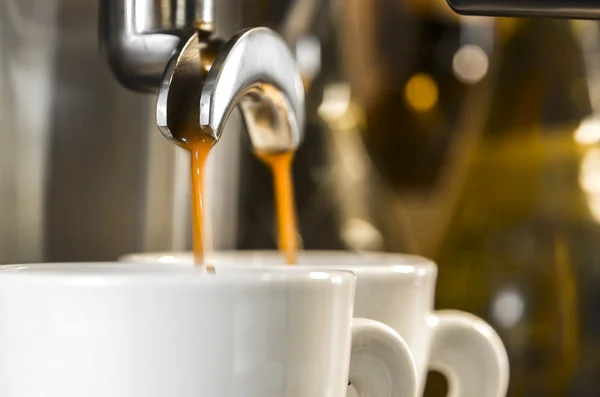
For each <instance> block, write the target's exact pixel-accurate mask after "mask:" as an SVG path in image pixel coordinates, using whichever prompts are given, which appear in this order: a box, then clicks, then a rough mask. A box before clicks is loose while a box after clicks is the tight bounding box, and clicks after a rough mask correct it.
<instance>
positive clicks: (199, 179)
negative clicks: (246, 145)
mask: <svg viewBox="0 0 600 397" xmlns="http://www.w3.org/2000/svg"><path fill="white" fill-rule="evenodd" d="M214 144H215V140H213V139H211V138H208V137H207V138H203V139H201V140H196V141H192V142H189V143H186V144H184V145H182V146H183V148H184V149H186V150H188V151H189V152H190V154H191V174H192V180H191V183H192V184H191V190H192V235H193V251H194V263H195V264H196V265H204V264H205V262H206V261H205V259H206V258H205V255H206V254H207V252H209V251H210V250H211V249H212V247H211V243H212V242H211V241H210V239H209V236H207V235H205V229H204V223H205V217H206V215H207V213H205V211H207V209H206V203H205V192H204V168H205V165H206V160H207V158H208V155H209V153H210V150H211V148H212V147H213V146H214ZM294 154H295V153H294V152H283V153H256V156H257V157H258V158H259V159H260V160H261V161H262V162H264V163H265V164H266V165H267V166H268V167H269V169H270V170H271V173H272V175H273V187H274V190H275V203H276V207H277V225H278V227H277V229H278V246H279V249H280V251H282V253H283V254H284V256H285V260H286V263H288V264H290V265H292V264H295V263H296V257H297V250H298V239H297V229H296V209H295V204H294V186H293V182H292V161H293V159H294ZM208 230H209V229H208Z"/></svg>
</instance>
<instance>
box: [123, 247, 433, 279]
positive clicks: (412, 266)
mask: <svg viewBox="0 0 600 397" xmlns="http://www.w3.org/2000/svg"><path fill="white" fill-rule="evenodd" d="M191 258H192V253H191V251H158V252H139V253H132V254H127V255H124V256H121V257H120V258H119V259H118V261H121V262H126V263H137V264H141V263H144V264H151V263H163V264H185V265H190V264H191V263H190V261H191ZM261 258H262V259H265V258H266V259H267V260H269V261H274V262H270V263H269V264H260V263H258V262H259V261H260V260H261ZM311 258H313V259H314V258H319V261H326V260H327V259H329V258H331V259H332V260H335V261H336V262H343V261H344V259H347V260H350V261H351V262H354V263H347V262H346V263H339V264H338V263H333V264H327V265H325V264H315V265H311V264H310V263H302V262H301V261H302V260H303V259H304V260H310V259H311ZM157 260H158V262H157ZM209 260H211V262H212V263H213V264H214V265H215V266H216V267H217V268H218V267H223V266H226V267H231V266H235V267H238V266H242V265H244V264H246V265H248V266H249V267H268V268H271V267H274V266H288V267H297V268H319V269H326V268H327V269H338V270H348V271H351V272H352V273H355V274H361V273H369V274H373V273H377V274H407V275H411V274H416V275H419V276H426V275H431V274H434V275H435V274H437V266H436V264H435V263H434V262H433V261H432V260H431V259H427V258H425V257H422V256H418V255H411V254H399V253H387V252H375V251H332V250H303V251H299V261H300V263H299V264H298V265H293V266H290V265H285V264H284V260H283V256H282V255H281V253H280V252H279V251H276V250H223V251H214V252H213V255H212V256H211V257H209ZM279 260H280V261H279ZM357 260H359V261H360V263H356V262H357ZM230 261H236V262H237V261H239V263H232V262H230ZM219 262H220V263H219ZM242 262H243V263H242ZM253 262H254V263H253Z"/></svg>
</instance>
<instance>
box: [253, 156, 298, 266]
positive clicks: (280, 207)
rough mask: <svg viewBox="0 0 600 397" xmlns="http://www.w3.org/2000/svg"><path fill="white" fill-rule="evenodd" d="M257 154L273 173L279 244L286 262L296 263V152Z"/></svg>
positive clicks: (289, 263)
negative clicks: (294, 173)
mask: <svg viewBox="0 0 600 397" xmlns="http://www.w3.org/2000/svg"><path fill="white" fill-rule="evenodd" d="M255 155H256V157H257V158H258V159H260V160H261V161H262V162H263V163H264V164H265V165H267V167H268V168H269V169H270V170H271V173H272V175H273V189H274V191H275V205H276V207H277V225H278V227H277V229H278V238H277V245H278V247H279V250H280V251H281V252H282V253H283V254H284V256H285V261H286V263H287V264H288V265H293V264H296V258H297V255H298V252H297V251H298V237H297V226H296V208H295V204H294V185H293V181H292V161H293V160H294V155H295V152H292V151H290V152H279V153H266V152H262V153H261V152H255Z"/></svg>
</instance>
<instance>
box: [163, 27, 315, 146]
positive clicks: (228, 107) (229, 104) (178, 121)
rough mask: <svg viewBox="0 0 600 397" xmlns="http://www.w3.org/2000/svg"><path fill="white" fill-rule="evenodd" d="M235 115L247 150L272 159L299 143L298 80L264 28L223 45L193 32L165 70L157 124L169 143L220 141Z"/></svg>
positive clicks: (287, 55) (276, 39)
mask: <svg viewBox="0 0 600 397" xmlns="http://www.w3.org/2000/svg"><path fill="white" fill-rule="evenodd" d="M236 108H237V109H239V110H240V111H241V114H242V117H243V120H244V122H245V125H246V127H247V130H248V134H249V137H250V142H251V145H252V149H253V150H255V151H259V152H263V153H265V152H266V153H276V152H283V151H291V150H295V149H296V148H297V147H298V145H299V144H300V142H301V140H302V136H303V127H304V87H303V85H302V79H301V77H300V73H299V71H298V68H297V66H296V62H295V60H294V57H293V56H292V53H291V51H290V50H289V48H288V47H287V45H286V43H285V42H284V41H283V39H282V38H281V37H280V36H279V35H278V34H277V33H275V32H273V31H272V30H270V29H267V28H252V29H247V30H244V31H241V32H239V33H238V34H236V35H235V36H233V37H232V38H231V39H230V40H228V41H227V42H223V41H220V40H215V39H208V38H207V37H205V36H204V35H203V33H202V32H197V33H194V34H193V35H192V36H191V37H190V38H189V40H187V42H185V44H184V45H183V46H181V48H180V49H178V50H177V51H176V52H175V55H174V56H173V57H172V58H171V59H170V61H169V62H168V64H167V67H166V69H165V73H164V75H163V78H162V82H161V84H160V88H159V91H158V101H157V108H156V119H157V123H158V126H159V128H160V130H161V132H162V134H163V135H164V136H165V137H166V138H167V139H169V140H170V141H173V142H174V143H176V144H179V145H185V144H186V143H189V142H191V141H194V140H198V139H203V138H206V137H209V138H212V139H214V140H215V141H218V140H219V138H220V137H221V134H222V133H223V127H224V125H225V123H226V121H227V119H228V117H229V115H230V114H231V112H232V111H233V110H234V109H236Z"/></svg>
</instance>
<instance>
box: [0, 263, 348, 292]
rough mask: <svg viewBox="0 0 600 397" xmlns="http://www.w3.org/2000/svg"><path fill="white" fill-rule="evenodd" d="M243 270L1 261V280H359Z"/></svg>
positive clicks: (329, 273)
mask: <svg viewBox="0 0 600 397" xmlns="http://www.w3.org/2000/svg"><path fill="white" fill-rule="evenodd" d="M245 270H246V271H243V272H228V273H226V274H220V275H209V274H207V273H206V270H205V268H204V267H201V266H172V265H168V264H164V263H150V264H146V265H144V266H139V264H132V263H123V262H52V263H26V264H12V265H0V284H6V285H10V284H11V283H15V284H18V283H35V284H38V283H41V284H61V285H63V284H66V285H86V286H88V285H97V286H108V285H123V284H126V285H132V284H143V285H156V284H160V285H164V284H177V285H181V284H193V285H231V284H235V285H239V284H255V283H257V284H267V283H268V284H273V283H276V284H277V283H279V284H288V283H296V282H299V283H304V282H310V283H316V282H318V283H325V284H342V283H347V282H350V281H354V280H355V278H356V277H355V275H354V274H353V273H352V272H351V271H346V270H342V269H326V268H323V269H319V270H314V269H307V268H302V267H293V266H287V265H281V266H279V265H277V266H269V267H264V266H263V267H260V268H259V267H249V268H247V269H245Z"/></svg>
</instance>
